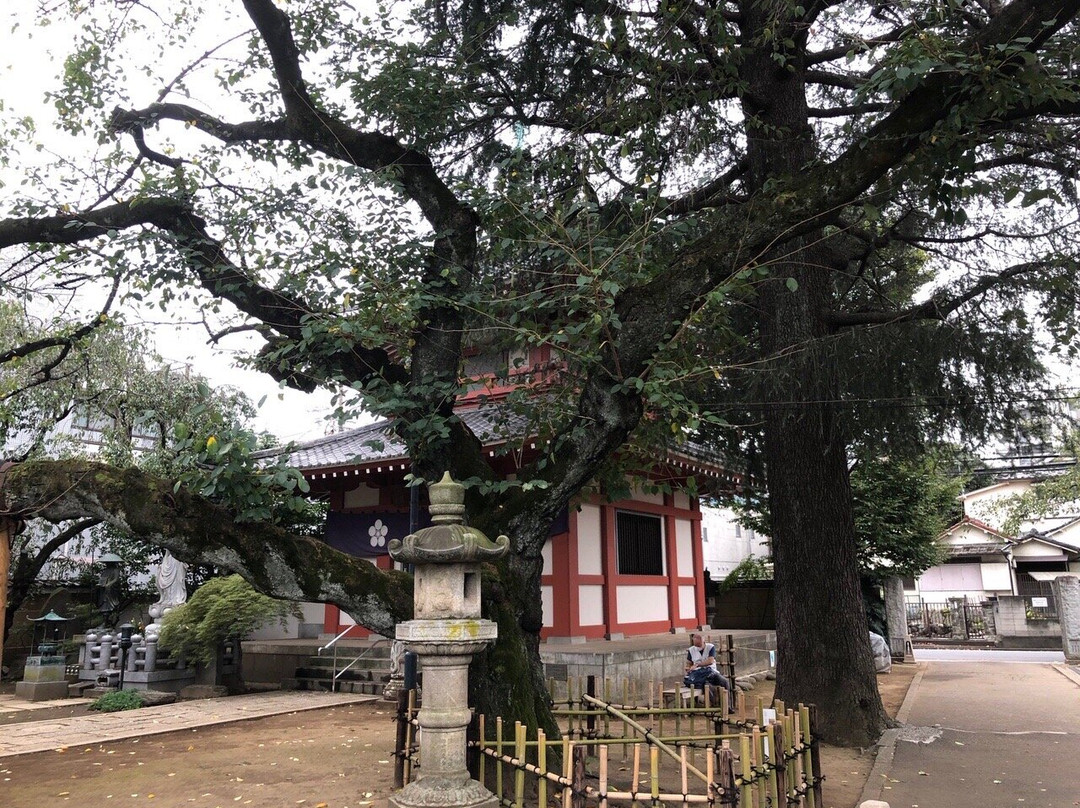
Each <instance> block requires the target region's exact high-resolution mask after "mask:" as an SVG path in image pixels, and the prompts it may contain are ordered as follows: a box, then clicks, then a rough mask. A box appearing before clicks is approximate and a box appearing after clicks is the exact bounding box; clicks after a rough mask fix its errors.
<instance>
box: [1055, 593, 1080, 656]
mask: <svg viewBox="0 0 1080 808" xmlns="http://www.w3.org/2000/svg"><path fill="white" fill-rule="evenodd" d="M1053 587H1054V600H1056V601H1057V611H1058V620H1060V621H1061V649H1062V650H1063V651H1064V652H1065V659H1066V661H1067V662H1080V578H1078V577H1076V576H1074V575H1063V576H1061V577H1060V578H1055V579H1054V583H1053Z"/></svg>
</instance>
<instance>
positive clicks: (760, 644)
mask: <svg viewBox="0 0 1080 808" xmlns="http://www.w3.org/2000/svg"><path fill="white" fill-rule="evenodd" d="M702 633H703V634H704V636H705V640H706V642H711V643H715V644H716V646H717V653H718V654H719V658H718V660H717V662H719V663H720V666H721V671H723V663H724V662H725V661H726V656H727V655H726V654H725V653H724V652H723V651H721V650H719V649H720V641H721V640H722V639H723V638H724V637H726V636H727V635H728V634H729V633H730V634H732V636H733V638H734V640H735V672H736V674H737V675H738V676H745V675H746V674H750V673H761V672H765V671H769V670H771V669H772V668H773V667H775V665H774V660H773V658H772V656H771V655H770V651H775V649H776V634H775V632H771V631H768V632H762V631H745V630H744V631H734V632H727V631H723V630H719V631H705V632H702ZM689 645H690V640H689V638H688V637H687V636H686V635H685V634H684V635H677V634H648V635H643V636H639V637H631V638H629V639H625V640H589V641H588V642H586V643H582V644H574V645H563V644H555V643H543V644H542V645H541V646H540V659H541V660H542V661H543V663H544V675H545V677H550V678H554V679H555V680H557V681H565V680H566V679H567V678H575V677H585V676H595V677H596V678H597V680H598V681H601V682H602V681H604V680H609V681H611V682H612V685H613V686H614V687H617V688H618V687H621V686H622V683H623V682H635V683H636V684H638V685H640V684H641V683H642V682H648V681H655V682H660V681H672V680H681V679H682V677H683V674H684V669H683V663H684V662H685V660H686V649H687V647H688V646H689Z"/></svg>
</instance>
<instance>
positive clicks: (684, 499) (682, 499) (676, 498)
mask: <svg viewBox="0 0 1080 808" xmlns="http://www.w3.org/2000/svg"><path fill="white" fill-rule="evenodd" d="M672 504H673V505H674V506H675V507H676V508H685V509H686V510H690V497H689V496H688V495H687V494H686V493H684V492H682V491H676V492H675V493H674V494H673V495H672Z"/></svg>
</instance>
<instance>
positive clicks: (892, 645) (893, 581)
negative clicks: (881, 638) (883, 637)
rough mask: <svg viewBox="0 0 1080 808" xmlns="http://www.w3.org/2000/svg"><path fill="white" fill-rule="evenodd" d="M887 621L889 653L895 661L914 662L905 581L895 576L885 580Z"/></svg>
mask: <svg viewBox="0 0 1080 808" xmlns="http://www.w3.org/2000/svg"><path fill="white" fill-rule="evenodd" d="M884 589H885V620H886V622H887V623H888V626H889V651H890V652H892V656H893V659H903V660H904V661H905V662H908V661H912V660H909V659H908V657H910V656H911V652H910V650H909V649H910V648H911V640H910V638H909V637H908V627H907V604H906V603H905V602H904V580H903V579H902V578H901V577H900V576H898V575H893V576H891V577H889V578H886V579H885V585H884Z"/></svg>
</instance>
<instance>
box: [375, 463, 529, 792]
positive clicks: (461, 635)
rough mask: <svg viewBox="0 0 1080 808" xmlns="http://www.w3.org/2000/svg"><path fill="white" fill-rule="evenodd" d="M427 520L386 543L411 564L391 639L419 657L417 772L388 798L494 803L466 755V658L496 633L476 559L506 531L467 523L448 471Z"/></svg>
mask: <svg viewBox="0 0 1080 808" xmlns="http://www.w3.org/2000/svg"><path fill="white" fill-rule="evenodd" d="M428 499H429V501H430V503H431V505H430V507H429V510H430V512H431V521H432V523H433V524H432V526H431V527H427V528H424V529H422V530H418V531H417V532H416V533H413V534H411V535H409V536H406V537H405V538H404V539H402V540H400V541H399V540H397V539H395V540H393V541H391V542H390V544H389V550H390V555H391V557H392V558H393V559H394V560H395V561H399V562H403V563H406V564H412V565H413V566H414V570H415V571H414V590H413V591H414V594H413V613H414V619H412V620H409V621H408V622H405V623H401V624H399V625H398V627H397V639H398V640H401V641H402V642H404V643H405V647H406V648H408V650H410V651H413V652H415V653H416V654H417V656H419V657H420V661H421V663H422V665H423V669H424V701H423V705H422V706H421V708H420V712H419V714H418V715H417V721H418V722H419V724H420V766H421V771H420V776H419V777H418V778H417V779H416V780H414V781H413V782H411V783H409V784H408V785H407V786H405V788H403V789H402V790H401V791H400V792H398V793H397V794H395V795H394V796H393V797H391V798H390V804H391V805H394V806H398V808H420V807H421V806H433V805H438V806H441V808H494V806H497V805H498V804H499V801H498V799H497V798H496V796H495V795H494V794H492V793H491V792H490V791H488V790H487V789H486V788H484V786H483V785H481V784H480V783H478V782H477V781H475V780H473V779H472V778H471V777H470V776H469V772H468V769H467V768H466V763H465V751H466V742H467V738H466V731H467V728H468V725H469V720H470V718H471V717H472V716H471V713H470V711H469V700H468V694H469V662H470V661H471V660H472V658H473V655H474V654H476V653H479V652H480V651H482V650H483V649H484V648H485V647H486V646H487V645H489V644H490V643H492V642H494V641H495V638H496V637H497V635H498V632H497V629H496V625H495V623H493V622H491V621H490V620H484V619H482V618H481V617H480V563H481V562H483V561H489V560H494V559H497V558H500V557H501V556H503V555H505V553H506V551H507V550H508V549H509V547H510V540H509V539H508V538H507V537H506V536H499V537H498V538H497V539H496V540H495V541H494V542H492V541H491V540H490V539H488V537H487V536H485V535H484V534H483V533H481V532H480V531H479V530H476V529H475V528H471V527H466V526H465V524H464V516H465V488H464V486H462V485H460V484H458V483H455V482H454V481H453V480H452V479H451V478H450V474H449V472H448V473H447V474H445V475H444V476H443V478H442V480H441V481H439V482H438V483H435V484H433V485H431V486H430V487H429V488H428Z"/></svg>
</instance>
